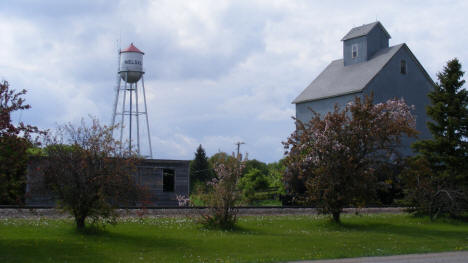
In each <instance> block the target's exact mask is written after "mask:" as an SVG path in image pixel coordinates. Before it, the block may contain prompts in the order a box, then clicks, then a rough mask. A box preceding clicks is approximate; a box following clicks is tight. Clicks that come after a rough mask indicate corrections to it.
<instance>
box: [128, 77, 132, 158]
mask: <svg viewBox="0 0 468 263" xmlns="http://www.w3.org/2000/svg"><path fill="white" fill-rule="evenodd" d="M132 87H133V84H132V83H130V115H129V116H130V120H129V129H128V132H129V136H128V141H129V142H128V153H129V154H131V152H132V114H133V113H132V102H133V101H132V92H133V88H132Z"/></svg>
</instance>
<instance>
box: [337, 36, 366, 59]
mask: <svg viewBox="0 0 468 263" xmlns="http://www.w3.org/2000/svg"><path fill="white" fill-rule="evenodd" d="M354 44H357V46H358V54H357V57H355V58H352V46H353V45H354ZM364 61H367V40H366V36H362V37H358V38H353V39H349V40H345V41H343V62H344V65H345V66H348V65H352V64H356V63H361V62H364Z"/></svg>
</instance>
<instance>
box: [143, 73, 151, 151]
mask: <svg viewBox="0 0 468 263" xmlns="http://www.w3.org/2000/svg"><path fill="white" fill-rule="evenodd" d="M141 87H142V89H143V101H144V102H145V116H146V130H147V133H148V143H149V150H150V158H151V159H153V149H152V147H151V135H150V128H149V122H148V108H147V107H146V94H145V81H144V79H143V76H142V77H141Z"/></svg>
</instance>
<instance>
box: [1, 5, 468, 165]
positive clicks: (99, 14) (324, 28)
mask: <svg viewBox="0 0 468 263" xmlns="http://www.w3.org/2000/svg"><path fill="white" fill-rule="evenodd" d="M467 5H468V4H467V3H466V2H464V1H449V2H442V3H440V2H439V1H425V2H424V4H421V3H418V2H408V1H387V2H381V1H379V2H368V1H358V2H356V4H355V5H349V3H348V2H347V1H338V2H336V1H333V2H331V1H329V2H320V3H317V2H308V1H286V0H274V1H273V0H259V1H219V0H218V1H214V0H213V1H172V0H161V1H120V2H119V3H116V4H110V3H109V2H107V1H80V2H73V3H71V2H66V3H65V2H63V1H39V2H37V3H35V2H33V3H30V1H27V2H22V1H4V2H2V3H0V32H2V38H0V47H1V48H0V74H1V75H0V78H3V79H6V80H8V81H10V83H11V84H12V86H13V87H14V88H18V89H22V88H26V89H28V95H27V102H28V103H30V104H31V105H32V107H33V108H32V110H30V111H28V112H24V113H23V114H21V115H20V118H21V119H22V120H23V121H29V122H31V123H33V124H36V125H38V126H40V127H42V128H49V127H53V126H54V123H55V122H67V121H72V122H76V121H78V120H79V119H80V118H81V117H86V116H87V115H88V114H91V115H94V116H97V117H99V118H100V119H101V120H102V121H103V122H107V121H108V120H109V119H110V117H111V114H112V103H113V97H114V95H113V89H114V85H115V74H116V67H117V65H116V64H117V61H116V59H117V58H116V48H117V45H116V41H117V40H118V39H119V38H121V40H122V44H121V46H126V45H128V44H129V42H134V43H135V44H136V45H137V46H138V47H139V48H141V49H142V50H143V51H144V52H145V58H144V63H145V65H144V68H145V69H146V73H145V84H146V91H147V99H148V110H149V117H150V120H151V123H150V127H151V134H152V142H153V143H152V145H153V149H154V151H155V153H156V155H155V156H156V157H158V158H180V159H191V158H193V152H194V151H195V148H196V147H197V146H198V145H199V144H202V145H203V146H204V147H205V148H206V149H207V152H208V154H210V155H211V154H214V153H216V152H217V151H218V150H222V151H226V152H231V151H233V150H235V145H234V143H235V142H237V141H245V142H246V144H245V145H243V146H242V148H241V149H243V150H244V151H247V152H249V155H250V158H256V159H260V160H263V161H275V160H278V159H280V158H281V157H282V154H283V150H282V146H281V141H284V140H285V139H286V138H287V136H288V135H289V134H290V133H291V132H292V130H293V129H294V124H293V121H292V120H291V119H290V116H291V115H294V111H295V109H294V105H292V104H291V101H292V100H293V99H294V98H295V97H296V96H297V95H298V94H299V93H300V92H301V91H302V90H303V89H304V88H305V87H306V86H307V85H308V84H309V83H310V82H311V81H312V80H313V79H314V78H315V77H316V76H317V74H318V73H320V72H321V71H322V70H323V69H324V68H325V67H326V66H327V65H328V63H330V61H331V60H334V59H338V58H340V57H341V53H342V46H341V45H342V43H341V41H340V39H341V37H342V36H343V35H344V34H346V32H347V31H348V30H349V29H350V28H351V27H353V26H357V25H360V24H363V23H368V22H372V21H375V20H376V19H379V20H380V21H381V22H382V23H383V25H384V26H385V27H386V28H387V30H388V31H389V33H390V34H391V35H392V39H391V44H398V43H401V42H406V43H407V44H408V45H409V47H410V48H411V49H412V51H413V52H414V53H415V55H416V56H417V57H418V59H419V60H420V62H421V63H422V64H423V65H424V66H425V68H426V69H427V71H428V72H429V74H430V75H431V76H433V77H435V74H436V72H437V71H440V70H441V69H442V66H443V65H444V63H445V62H446V61H447V60H448V59H450V58H452V57H455V56H456V57H458V58H459V59H460V60H461V62H462V64H466V63H467V62H468V50H467V49H466V47H465V44H466V43H467V42H468V34H467V33H468V32H467V28H468V27H467V22H466V21H465V11H466V10H467V9H468V8H467V7H468V6H467ZM18 118H19V117H18ZM145 136H146V135H142V136H141V138H142V139H143V138H145ZM142 141H143V142H145V140H142Z"/></svg>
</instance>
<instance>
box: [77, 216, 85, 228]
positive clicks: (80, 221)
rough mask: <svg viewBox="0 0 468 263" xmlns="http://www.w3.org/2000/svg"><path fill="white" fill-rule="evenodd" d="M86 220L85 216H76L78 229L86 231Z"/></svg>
mask: <svg viewBox="0 0 468 263" xmlns="http://www.w3.org/2000/svg"><path fill="white" fill-rule="evenodd" d="M85 219H86V217H84V216H75V222H76V228H78V229H84V227H85Z"/></svg>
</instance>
